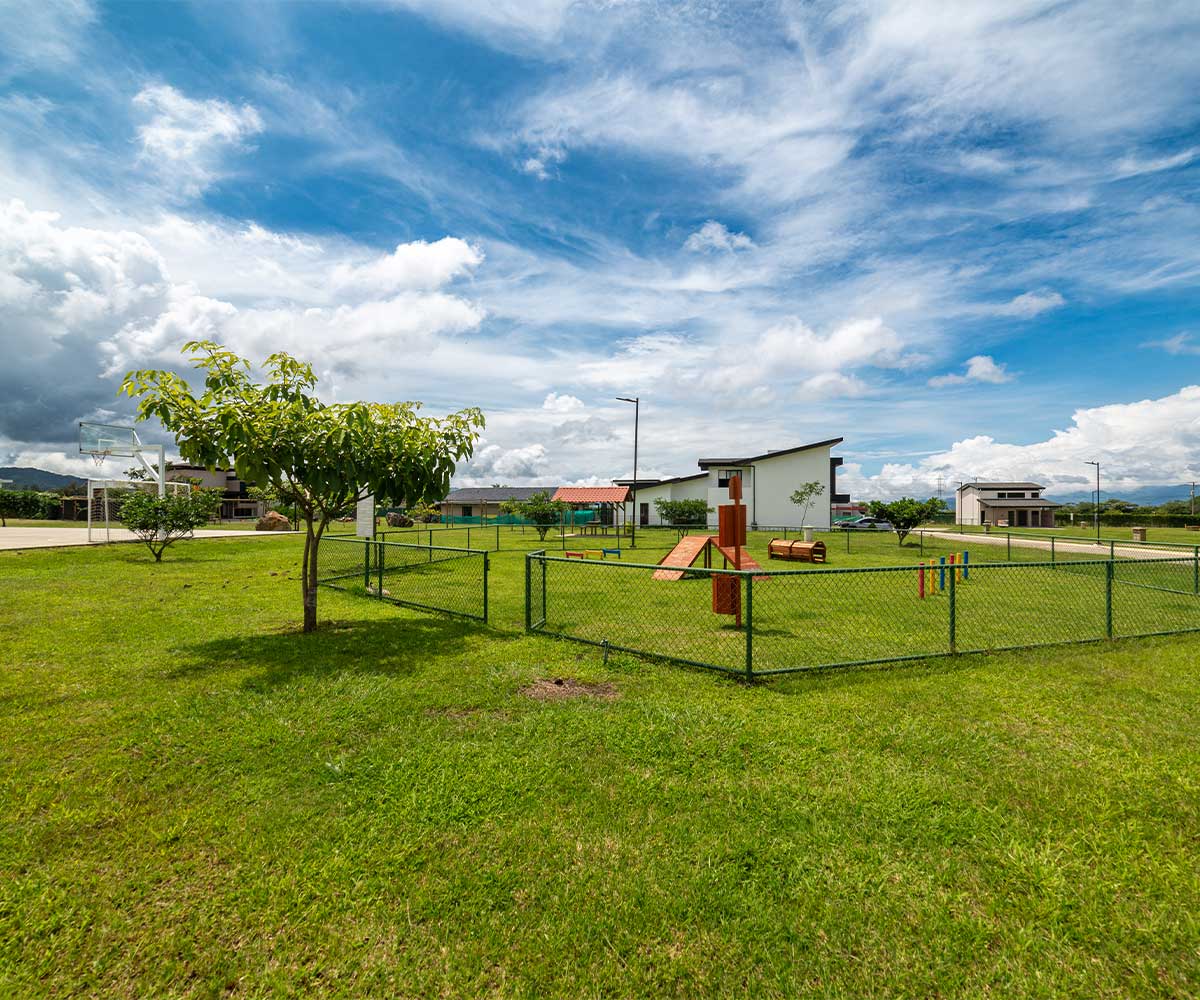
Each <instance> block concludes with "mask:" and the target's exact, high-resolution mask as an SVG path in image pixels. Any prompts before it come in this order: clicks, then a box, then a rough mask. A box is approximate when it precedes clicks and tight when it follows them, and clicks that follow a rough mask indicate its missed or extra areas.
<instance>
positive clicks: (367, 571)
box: [363, 538, 371, 589]
mask: <svg viewBox="0 0 1200 1000" xmlns="http://www.w3.org/2000/svg"><path fill="white" fill-rule="evenodd" d="M363 586H364V587H366V588H368V589H369V588H370V586H371V542H370V539H367V538H364V539H363Z"/></svg>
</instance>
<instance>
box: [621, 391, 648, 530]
mask: <svg viewBox="0 0 1200 1000" xmlns="http://www.w3.org/2000/svg"><path fill="white" fill-rule="evenodd" d="M617 401H618V402H621V403H632V404H633V499H632V500H631V501H630V504H631V506H632V507H633V527H632V528H630V531H629V547H630V548H631V549H636V548H637V523H638V506H637V448H638V412H639V410H640V409H641V402H642V400H641V397H640V396H634V397H633V398H632V399H631V398H630V397H628V396H618V397H617Z"/></svg>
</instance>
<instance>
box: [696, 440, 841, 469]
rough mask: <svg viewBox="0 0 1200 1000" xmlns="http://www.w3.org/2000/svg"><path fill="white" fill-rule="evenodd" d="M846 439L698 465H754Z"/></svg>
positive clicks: (719, 459) (722, 459) (701, 461)
mask: <svg viewBox="0 0 1200 1000" xmlns="http://www.w3.org/2000/svg"><path fill="white" fill-rule="evenodd" d="M844 440H845V438H840V437H837V438H829V440H827V441H814V442H813V443H812V444H801V445H797V446H796V447H795V448H781V449H780V450H779V451H766V452H763V453H762V454H761V455H751V456H750V457H749V458H702V459H700V461H699V462H698V463H697V464H698V465H699V466H700V468H702V469H707V468H709V467H710V466H713V465H752V464H753V463H755V462H761V461H763V460H764V459H768V458H782V457H783V456H784V455H794V454H795V453H796V452H798V451H809V450H811V449H813V448H832V447H833V446H834V445H835V444H841V443H842V442H843V441H844Z"/></svg>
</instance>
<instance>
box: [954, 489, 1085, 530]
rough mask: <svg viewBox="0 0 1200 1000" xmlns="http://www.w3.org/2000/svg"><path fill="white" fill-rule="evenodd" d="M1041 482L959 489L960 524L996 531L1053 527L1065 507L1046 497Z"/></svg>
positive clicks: (958, 519) (958, 518) (957, 499)
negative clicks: (1001, 529)
mask: <svg viewBox="0 0 1200 1000" xmlns="http://www.w3.org/2000/svg"><path fill="white" fill-rule="evenodd" d="M1042 490H1043V487H1042V486H1040V485H1038V484H1037V483H963V484H962V485H961V486H960V487H959V488H958V490H957V498H956V502H957V504H958V516H957V518H956V520H957V521H958V523H959V524H990V525H991V526H992V527H995V528H1053V527H1054V512H1055V511H1056V510H1058V508H1059V507H1061V506H1062V504H1057V503H1053V502H1052V501H1050V500H1047V499H1046V498H1045V497H1043V496H1042Z"/></svg>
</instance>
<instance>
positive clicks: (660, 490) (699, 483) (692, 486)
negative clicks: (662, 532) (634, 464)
mask: <svg viewBox="0 0 1200 1000" xmlns="http://www.w3.org/2000/svg"><path fill="white" fill-rule="evenodd" d="M707 499H708V478H707V477H701V478H698V479H692V480H690V481H689V482H685V483H663V484H661V485H658V486H643V487H641V488H639V489H638V492H637V504H638V506H639V507H641V505H642V504H644V503H648V504H649V505H650V522H649V523H650V524H662V523H663V521H662V518H661V517H659V516H658V511H657V510H656V509H655V507H654V501H655V500H707ZM625 515H626V517H627V518H628V519H629V520H628V521H627V522H626V523H629V524H632V523H633V521H634V518H635V516H636V515H635V513H634V508H633V503H632V501H630V502H629V503H626V504H625ZM709 517H710V518H715V517H716V514H710V515H709ZM637 523H638V524H641V522H640V521H638V522H637ZM713 523H714V524H715V523H716V521H715V520H714V521H713Z"/></svg>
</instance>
